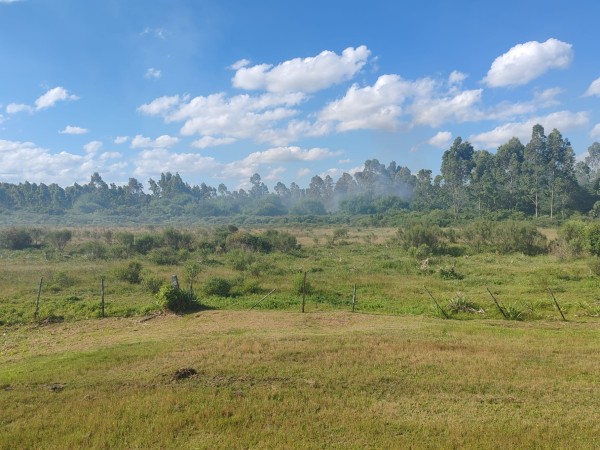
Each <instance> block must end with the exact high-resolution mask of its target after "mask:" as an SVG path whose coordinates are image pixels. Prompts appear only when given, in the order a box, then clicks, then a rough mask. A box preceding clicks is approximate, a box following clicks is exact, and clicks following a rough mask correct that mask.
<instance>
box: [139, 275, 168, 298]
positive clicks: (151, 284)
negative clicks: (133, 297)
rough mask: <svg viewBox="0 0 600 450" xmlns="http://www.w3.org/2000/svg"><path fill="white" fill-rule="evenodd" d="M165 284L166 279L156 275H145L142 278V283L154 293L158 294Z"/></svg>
mask: <svg viewBox="0 0 600 450" xmlns="http://www.w3.org/2000/svg"><path fill="white" fill-rule="evenodd" d="M163 284H164V281H163V280H162V279H160V278H158V277H155V276H149V277H144V278H143V279H142V285H143V286H144V287H145V288H146V289H147V290H148V291H150V292H151V293H152V294H157V293H158V291H159V290H160V288H161V286H162V285H163Z"/></svg>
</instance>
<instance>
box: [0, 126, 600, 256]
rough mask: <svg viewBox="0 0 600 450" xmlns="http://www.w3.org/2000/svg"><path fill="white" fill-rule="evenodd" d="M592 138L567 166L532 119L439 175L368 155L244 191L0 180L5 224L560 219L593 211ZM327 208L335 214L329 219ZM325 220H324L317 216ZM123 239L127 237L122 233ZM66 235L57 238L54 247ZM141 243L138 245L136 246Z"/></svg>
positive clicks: (568, 151) (445, 162)
mask: <svg viewBox="0 0 600 450" xmlns="http://www.w3.org/2000/svg"><path fill="white" fill-rule="evenodd" d="M599 153H600V144H599V143H594V144H592V145H591V146H590V147H589V149H588V156H587V157H586V158H585V161H580V162H578V163H575V152H574V150H573V149H572V147H571V144H570V142H569V140H568V139H565V138H563V136H562V135H561V133H560V132H559V131H558V130H556V129H554V130H552V132H551V133H550V134H549V135H548V136H546V135H545V132H544V129H543V127H542V126H541V125H535V126H534V127H533V130H532V135H531V140H530V141H529V142H528V143H527V144H526V145H523V144H522V143H521V142H520V141H519V140H518V139H517V138H512V139H511V140H509V142H507V143H505V144H503V145H501V146H500V147H499V148H498V149H497V151H496V152H495V153H490V152H488V151H486V150H475V149H474V148H473V146H472V145H471V144H470V143H469V142H467V141H463V140H462V139H461V138H460V137H459V138H457V139H456V140H455V141H454V143H453V144H452V146H451V147H450V148H449V149H448V150H447V151H446V152H444V154H443V157H442V161H441V168H440V175H438V176H435V177H433V173H432V171H431V170H424V169H422V170H419V171H418V172H417V173H416V174H414V173H412V172H411V170H410V169H408V168H407V167H403V166H400V165H398V164H397V163H396V162H395V161H391V162H390V163H389V164H388V165H387V166H386V165H385V164H382V163H380V162H379V161H378V160H376V159H371V160H367V161H365V163H364V167H363V169H362V170H361V171H358V172H355V173H354V174H352V175H351V174H349V173H344V174H342V176H341V177H340V178H339V179H338V180H337V181H336V180H334V179H332V178H331V177H330V176H329V175H327V176H325V177H324V178H322V177H321V176H319V175H315V176H314V177H312V179H311V181H310V184H309V186H308V187H306V188H301V187H300V186H298V185H297V184H296V183H294V182H292V183H291V184H290V187H287V186H286V185H285V184H283V183H281V182H278V183H277V184H276V185H275V187H274V189H273V192H270V191H269V189H268V187H267V186H266V185H265V184H264V182H263V181H262V180H261V177H260V175H259V174H254V175H253V176H252V177H251V178H250V180H249V182H250V185H251V188H250V189H248V190H244V189H239V190H237V191H229V190H228V189H227V187H226V186H225V185H223V184H221V185H219V186H218V188H214V187H211V186H208V185H206V184H205V183H201V184H200V186H197V185H194V186H190V185H189V184H188V183H186V182H184V181H183V180H182V178H181V177H180V176H179V174H177V173H176V174H172V173H169V172H167V173H163V174H161V177H160V179H159V180H156V181H155V180H153V179H150V180H148V186H149V188H150V192H149V193H145V192H144V186H143V184H142V183H140V182H139V181H138V180H136V179H135V178H130V179H129V182H128V184H127V185H124V186H117V185H115V184H111V185H108V184H107V183H106V182H104V181H103V180H102V177H101V176H100V174H98V173H94V174H93V175H92V176H91V179H90V182H89V183H87V184H84V185H79V184H74V185H73V186H69V187H66V188H62V187H60V186H58V185H56V184H51V185H49V186H47V185H45V184H43V183H41V184H36V183H29V182H25V183H19V184H10V183H0V212H2V219H3V223H4V224H6V225H15V224H18V223H23V222H25V221H28V222H31V221H35V222H41V221H42V219H40V217H44V222H48V221H50V222H51V223H55V224H65V223H69V224H72V223H110V222H113V223H114V222H117V223H170V222H172V221H174V220H175V219H177V218H186V219H188V220H195V219H200V218H202V219H208V218H210V219H211V220H214V221H218V220H226V219H227V218H232V217H234V218H235V220H236V222H238V223H244V222H245V221H249V222H253V223H261V222H273V221H274V220H277V219H284V221H285V222H300V223H303V222H305V221H307V220H308V221H310V222H313V223H341V222H343V221H344V220H346V219H347V218H348V217H349V216H357V215H374V216H378V215H381V216H386V217H393V216H394V215H396V214H399V213H401V212H402V211H421V212H429V211H435V210H442V211H449V212H450V213H451V215H452V216H453V217H458V216H460V215H461V214H463V215H464V214H466V215H467V216H468V215H478V216H486V215H487V216H488V217H491V216H493V215H494V214H496V215H504V216H507V215H514V214H521V215H525V216H535V217H540V216H549V217H550V218H551V219H552V218H554V217H556V216H558V217H560V218H564V217H568V216H570V215H571V214H573V213H574V212H580V213H584V214H589V215H590V216H592V217H598V216H600V189H599V187H600V157H598V154H599ZM332 214H333V216H332ZM324 218H325V219H324ZM121 238H122V239H123V243H124V245H127V244H126V242H127V237H126V236H121ZM65 239H66V242H68V240H69V239H68V236H64V235H63V236H56V246H57V250H58V251H59V252H60V251H62V250H61V247H62V246H64V243H65ZM171 239H174V240H175V245H174V248H175V249H180V248H185V246H186V242H185V241H186V236H178V235H176V233H174V231H173V230H166V231H165V235H164V236H163V240H167V241H168V240H171ZM0 243H1V244H2V245H4V246H5V247H6V246H8V247H10V246H13V247H14V246H15V245H16V246H19V245H21V246H22V245H23V244H21V243H19V242H18V236H13V237H12V238H11V237H10V236H4V237H3V238H2V240H1V242H0ZM139 245H143V244H141V243H140V244H139Z"/></svg>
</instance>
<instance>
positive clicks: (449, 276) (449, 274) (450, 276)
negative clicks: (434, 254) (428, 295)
mask: <svg viewBox="0 0 600 450" xmlns="http://www.w3.org/2000/svg"><path fill="white" fill-rule="evenodd" d="M454 266H455V264H452V266H450V267H440V277H442V279H444V280H462V279H463V278H464V277H465V276H464V275H463V274H460V273H458V272H457V271H456V270H455V269H454Z"/></svg>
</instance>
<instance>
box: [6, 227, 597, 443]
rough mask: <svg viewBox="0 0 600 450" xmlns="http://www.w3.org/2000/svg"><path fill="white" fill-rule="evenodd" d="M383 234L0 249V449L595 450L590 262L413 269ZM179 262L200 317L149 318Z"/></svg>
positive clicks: (326, 232) (484, 262)
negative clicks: (253, 247)
mask: <svg viewBox="0 0 600 450" xmlns="http://www.w3.org/2000/svg"><path fill="white" fill-rule="evenodd" d="M150 231H151V232H153V233H160V231H156V230H150ZM396 231H397V230H394V229H368V228H349V229H344V230H341V231H340V230H339V229H337V230H336V229H332V228H306V229H299V228H296V229H294V228H288V229H286V232H289V233H292V234H293V235H294V237H295V238H296V239H297V241H298V243H299V244H300V248H299V249H294V250H292V251H288V252H283V251H273V252H270V253H263V252H256V251H246V250H239V249H235V248H233V249H226V251H224V250H223V249H215V251H212V252H211V253H206V252H203V251H202V249H201V246H200V245H198V246H197V247H193V248H190V249H188V250H181V249H180V250H179V251H177V252H171V255H175V256H176V259H175V260H174V262H173V263H172V264H164V262H160V263H159V262H158V260H157V259H156V258H155V256H156V254H153V253H148V254H147V255H146V254H135V255H133V256H123V248H122V247H119V246H118V243H115V242H114V241H113V243H110V244H109V243H108V241H107V240H103V239H104V238H103V237H102V236H109V233H107V232H106V230H89V229H82V230H74V238H73V241H72V242H70V243H69V246H68V247H67V248H66V249H65V251H64V252H61V253H58V254H57V253H56V252H51V251H50V250H49V249H48V247H41V248H30V249H27V250H20V251H9V250H6V249H4V250H0V448H3V449H4V448H6V449H15V448H19V449H20V448H57V449H64V448H106V449H109V448H110V449H112V448H207V449H213V448H227V449H229V448H276V449H280V448H435V449H437V448H504V449H506V448H594V447H597V439H598V438H597V436H598V434H599V432H600V396H598V395H597V392H596V391H597V378H598V377H597V374H598V373H600V359H598V358H597V354H598V350H599V349H600V345H599V344H598V331H599V325H600V319H599V317H600V291H599V288H600V276H599V274H600V262H599V261H598V258H596V257H591V256H589V255H587V256H586V255H580V256H574V255H572V254H568V253H566V252H564V251H558V252H549V253H547V254H542V255H538V256H525V255H523V254H520V253H513V254H499V253H495V252H473V251H470V250H468V249H467V250H468V251H462V252H461V254H460V255H455V256H450V255H448V254H444V255H429V256H428V257H425V256H416V255H415V254H411V252H410V251H408V250H406V249H403V248H401V247H400V246H399V245H398V243H397V242H396V241H395V240H394V237H395V236H396ZM543 231H544V234H546V235H547V236H548V237H549V238H551V239H555V238H556V236H557V234H556V230H552V229H547V230H543ZM192 232H193V233H197V235H194V236H196V238H195V239H197V240H198V242H200V241H201V239H205V238H206V236H207V234H206V231H205V230H195V231H192ZM253 232H255V233H260V232H261V230H254V231H253ZM336 233H337V235H336ZM453 245H462V244H461V243H460V242H458V243H457V244H453ZM465 248H467V247H465ZM556 248H558V250H560V247H556ZM159 250H160V251H161V252H164V251H165V249H159ZM168 250H169V249H167V250H166V251H168ZM100 251H102V252H104V253H103V255H104V256H102V257H100V256H99V255H100V253H98V252H100ZM165 254H166V253H165ZM153 255H154V256H153ZM162 255H163V253H159V254H158V256H161V257H162ZM167 256H168V255H167ZM132 262H133V263H136V264H138V265H139V267H138V268H139V269H140V273H139V275H140V279H139V280H137V281H138V282H131V281H130V280H129V281H128V280H127V279H124V278H123V276H122V275H123V273H124V272H127V271H129V270H130V269H129V268H130V264H131V263H132ZM190 264H192V265H196V268H197V269H198V270H199V273H198V276H197V278H196V279H195V280H194V291H195V292H196V293H197V296H198V299H199V302H200V305H201V306H200V308H196V309H195V310H193V312H190V313H188V314H185V315H174V314H171V313H165V312H163V311H162V310H161V308H160V306H159V304H158V303H157V298H156V296H155V295H154V294H153V293H152V292H151V288H150V287H151V284H152V283H154V284H156V283H159V284H160V282H166V281H169V280H170V279H171V276H172V275H174V274H175V275H178V277H179V279H180V282H181V284H182V285H183V286H185V287H186V288H187V285H188V284H187V283H188V281H189V280H188V278H187V276H186V273H188V270H189V269H188V268H189V267H190ZM304 273H306V276H307V280H308V284H309V289H308V293H307V295H306V311H307V313H305V314H301V313H299V311H300V305H301V301H302V294H301V292H300V291H299V286H300V282H301V280H302V277H303V275H304ZM42 277H43V288H42V292H41V296H40V308H39V314H38V317H37V319H34V317H33V315H34V308H35V300H36V296H37V289H38V283H39V280H40V278H42ZM100 279H104V281H105V294H106V295H105V299H106V315H107V317H106V318H102V319H101V318H100V315H101V314H100V297H101V296H100ZM215 279H221V280H226V281H227V283H228V286H229V287H230V288H231V290H230V292H228V293H227V294H223V295H221V294H208V293H207V292H208V290H207V286H209V285H210V283H211V281H214V280H215ZM139 281H141V282H139ZM354 285H356V287H357V304H356V312H355V313H352V312H350V310H351V302H352V294H353V287H354ZM426 289H427V290H429V291H430V292H431V293H432V295H433V296H434V298H435V300H436V301H437V302H438V304H439V305H440V306H441V307H442V308H443V310H444V313H445V314H446V315H447V316H448V318H449V319H450V320H444V314H443V313H441V312H440V310H439V309H438V308H437V307H436V306H435V304H434V302H433V300H432V299H431V298H430V296H429V295H428V293H427V290H426ZM488 289H489V290H490V291H491V292H492V293H493V294H494V296H495V297H496V298H497V299H498V300H499V302H500V303H501V304H502V305H503V307H504V311H505V312H509V313H510V317H509V318H510V319H516V320H504V319H503V315H502V314H501V312H500V311H499V310H498V308H497V307H496V306H495V304H494V303H493V301H492V298H491V296H490V294H489V293H488V291H487V290H488ZM549 290H551V291H552V293H554V295H555V296H556V298H557V300H558V302H559V304H560V306H561V308H562V311H563V312H564V314H565V316H566V318H567V319H568V321H566V322H565V321H562V320H561V317H560V315H559V313H558V311H557V308H556V307H555V304H554V302H553V300H552V297H551V296H550V291H549ZM269 293H270V295H267V294H269ZM259 300H262V301H261V302H260V303H259V304H257V303H258V302H259ZM253 306H254V309H252V310H250V309H251V307H253Z"/></svg>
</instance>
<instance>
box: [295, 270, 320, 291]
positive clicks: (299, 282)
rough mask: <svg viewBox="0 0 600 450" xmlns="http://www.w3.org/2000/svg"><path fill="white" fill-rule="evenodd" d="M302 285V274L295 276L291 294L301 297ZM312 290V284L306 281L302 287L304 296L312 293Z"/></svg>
mask: <svg viewBox="0 0 600 450" xmlns="http://www.w3.org/2000/svg"><path fill="white" fill-rule="evenodd" d="M303 283H304V274H303V273H302V274H299V275H297V276H296V278H294V287H293V292H294V294H298V295H302V294H303V292H302V291H303V289H302V287H303ZM314 291H315V290H314V288H313V286H312V284H311V283H310V281H309V280H308V279H307V280H306V285H305V286H304V294H306V295H311V294H313V293H314Z"/></svg>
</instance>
